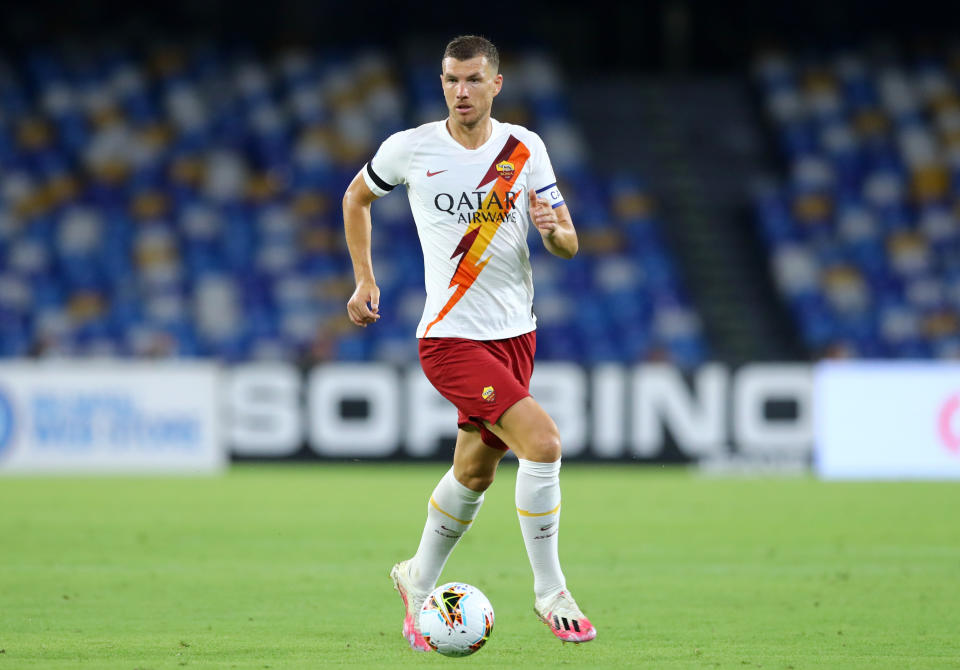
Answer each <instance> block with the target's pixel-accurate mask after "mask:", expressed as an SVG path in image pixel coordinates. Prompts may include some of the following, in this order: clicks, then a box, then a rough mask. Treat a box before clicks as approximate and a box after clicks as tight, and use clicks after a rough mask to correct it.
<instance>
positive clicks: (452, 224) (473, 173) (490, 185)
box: [362, 119, 564, 340]
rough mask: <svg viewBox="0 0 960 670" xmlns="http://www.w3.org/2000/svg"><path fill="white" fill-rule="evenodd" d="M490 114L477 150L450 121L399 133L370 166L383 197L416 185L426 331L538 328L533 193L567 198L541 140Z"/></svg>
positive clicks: (554, 201)
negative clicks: (531, 242)
mask: <svg viewBox="0 0 960 670" xmlns="http://www.w3.org/2000/svg"><path fill="white" fill-rule="evenodd" d="M491 121H492V123H493V132H492V133H491V134H490V139H488V140H487V141H486V142H485V143H484V144H483V145H482V146H480V147H477V148H476V149H467V148H465V147H463V146H462V145H461V144H459V143H458V142H457V141H456V140H454V139H453V137H451V135H450V133H449V132H448V131H447V128H446V122H445V121H437V122H435V123H427V124H425V125H422V126H419V127H417V128H412V129H410V130H405V131H403V132H399V133H396V134H394V135H391V136H390V137H389V138H387V140H386V141H384V143H383V144H382V145H380V149H379V150H378V151H377V153H376V155H375V156H374V157H373V159H372V160H371V161H370V162H369V163H368V164H367V165H366V166H364V168H363V171H362V173H363V177H364V180H365V181H366V183H367V186H368V187H369V188H370V190H371V191H373V192H374V194H376V195H378V196H383V195H385V194H386V193H388V192H389V191H390V190H392V189H393V188H394V187H395V186H397V185H399V184H405V185H406V187H407V197H408V198H409V200H410V209H411V210H412V212H413V218H414V221H415V222H416V226H417V233H418V235H419V237H420V246H421V247H422V249H423V259H424V274H425V276H424V281H425V284H426V290H427V300H426V303H425V305H424V309H423V317H422V318H421V320H420V324H419V326H418V327H417V337H463V338H467V339H472V340H498V339H504V338H508V337H515V336H517V335H522V334H524V333H528V332H530V331H532V330H534V329H535V328H536V317H534V315H533V276H532V273H531V270H530V250H529V248H528V247H527V230H528V227H529V225H530V213H529V191H530V190H533V191H535V192H536V193H538V197H540V198H543V199H545V200H546V201H547V202H548V203H550V204H551V205H552V206H553V207H559V206H560V205H562V204H563V202H564V201H563V196H562V195H561V194H560V191H559V190H558V188H557V183H556V182H557V180H556V177H555V176H554V173H553V167H552V166H551V165H550V159H549V157H548V156H547V151H546V148H545V147H544V145H543V141H542V140H541V139H540V137H539V136H538V135H537V134H536V133H534V132H532V131H530V130H527V129H526V128H523V127H522V126H517V125H513V124H508V123H500V122H498V121H495V120H492V119H491Z"/></svg>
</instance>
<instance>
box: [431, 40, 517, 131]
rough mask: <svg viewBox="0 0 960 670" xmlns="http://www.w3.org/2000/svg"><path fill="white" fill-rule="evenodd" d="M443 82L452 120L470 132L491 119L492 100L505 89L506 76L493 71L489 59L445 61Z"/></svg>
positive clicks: (442, 75) (452, 59)
mask: <svg viewBox="0 0 960 670" xmlns="http://www.w3.org/2000/svg"><path fill="white" fill-rule="evenodd" d="M440 80H441V81H442V82H443V97H444V98H445V99H446V101H447V109H449V110H450V120H451V121H455V122H457V123H459V124H461V125H463V126H466V127H467V128H473V127H474V126H476V125H477V124H478V123H480V122H481V121H483V120H484V119H486V118H488V117H489V116H490V108H491V107H493V99H494V97H495V96H496V95H497V93H499V92H500V87H501V86H502V85H503V75H501V74H498V73H496V72H494V71H493V68H492V67H490V63H488V62H487V57H486V56H477V57H476V58H471V59H469V60H457V59H456V58H444V59H443V73H442V74H441V75H440Z"/></svg>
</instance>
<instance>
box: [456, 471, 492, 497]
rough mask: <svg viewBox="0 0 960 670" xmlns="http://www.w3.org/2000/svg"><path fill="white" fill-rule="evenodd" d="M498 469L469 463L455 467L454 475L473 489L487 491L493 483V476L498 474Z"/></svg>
mask: <svg viewBox="0 0 960 670" xmlns="http://www.w3.org/2000/svg"><path fill="white" fill-rule="evenodd" d="M496 473H497V471H496V469H494V470H490V469H489V468H484V467H478V466H471V465H467V466H464V467H462V468H459V469H458V468H454V472H453V474H454V477H456V479H457V481H458V482H460V483H461V484H463V485H464V486H466V487H467V488H468V489H470V490H471V491H486V490H487V489H488V488H490V485H491V484H493V478H494V476H495V475H496Z"/></svg>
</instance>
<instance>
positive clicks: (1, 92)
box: [0, 44, 707, 367]
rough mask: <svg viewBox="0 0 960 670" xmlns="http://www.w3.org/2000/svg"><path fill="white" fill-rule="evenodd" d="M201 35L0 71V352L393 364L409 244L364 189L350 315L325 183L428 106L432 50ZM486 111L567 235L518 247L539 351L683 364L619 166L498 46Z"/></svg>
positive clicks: (553, 84)
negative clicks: (359, 259) (550, 243)
mask: <svg viewBox="0 0 960 670" xmlns="http://www.w3.org/2000/svg"><path fill="white" fill-rule="evenodd" d="M408 71H409V73H410V76H409V78H408V79H407V80H401V79H400V77H399V75H398V72H397V70H396V69H394V68H393V67H392V66H391V64H390V61H388V60H387V59H386V58H385V57H384V56H383V55H382V54H379V53H376V52H369V51H348V52H325V53H319V52H310V51H293V50H291V51H284V52H281V53H277V54H274V55H272V56H263V55H262V54H254V53H249V52H242V51H241V52H234V51H230V50H228V49H225V48H217V47H215V46H212V45H210V44H201V45H198V46H192V47H189V48H183V47H175V46H158V47H153V48H144V49H142V50H140V51H136V50H125V49H120V48H114V47H106V46H95V47H94V46H88V47H84V48H67V47H64V48H62V49H59V50H57V51H34V52H32V53H30V54H29V55H26V56H24V57H23V60H22V62H21V61H17V62H15V63H8V64H4V65H3V66H2V67H0V108H2V110H3V112H2V114H0V175H2V180H0V356H5V357H14V356H27V355H29V356H74V355H81V356H91V355H98V356H121V357H126V356H148V357H197V356H204V357H217V358H219V359H221V360H224V361H245V360H264V359H267V360H269V359H281V358H282V359H293V360H299V361H303V362H305V363H306V362H311V361H318V360H332V359H336V360H347V361H349V360H381V361H390V362H408V361H413V360H416V346H415V340H414V337H413V334H414V328H415V325H416V322H417V320H418V319H419V316H420V311H421V309H422V304H423V302H422V301H423V284H422V261H421V258H420V249H419V243H418V241H417V238H416V235H415V233H414V229H413V225H412V220H411V217H410V214H409V208H408V207H407V205H406V202H405V200H404V198H403V197H402V196H400V195H396V194H391V195H390V196H388V197H386V198H384V199H382V200H380V201H378V202H377V203H375V205H374V219H375V222H376V232H375V236H374V245H375V246H374V255H375V267H376V269H377V277H378V281H379V283H380V285H381V289H382V291H383V296H382V299H381V305H382V307H383V309H382V312H383V319H382V321H381V322H380V323H379V324H378V325H377V327H376V328H369V329H356V328H354V327H352V326H351V325H350V323H349V321H348V320H347V319H346V317H345V309H344V305H345V302H346V299H347V298H348V297H349V295H350V293H351V292H352V289H353V281H352V272H351V270H350V267H349V259H348V257H347V256H346V253H345V250H344V246H343V242H342V229H341V220H340V211H339V200H340V196H341V194H342V193H343V190H344V188H345V187H346V184H347V183H349V180H350V179H351V178H352V177H353V175H354V174H355V173H356V171H357V169H358V167H359V166H360V165H362V164H363V162H364V161H365V160H367V159H368V158H369V156H371V155H372V153H373V152H374V151H375V150H376V147H377V145H378V144H379V142H380V141H381V140H382V139H384V138H385V137H387V136H388V135H389V134H391V133H393V132H396V131H397V130H400V129H403V128H405V127H409V126H410V125H413V124H415V123H420V122H423V121H426V120H432V119H436V118H442V117H443V116H444V115H445V114H446V110H445V109H444V107H443V104H442V97H441V95H440V91H439V88H438V86H437V85H436V84H437V81H436V64H435V63H429V64H425V65H419V66H415V67H411V68H409V70H408ZM505 72H506V74H507V78H508V81H509V82H510V83H509V85H508V86H507V87H505V89H504V93H503V95H502V96H501V98H500V99H499V100H498V102H497V107H495V115H496V116H497V117H498V118H500V119H501V120H504V121H516V122H520V123H524V124H528V125H529V126H530V127H532V128H534V129H536V130H538V131H539V132H540V133H541V134H542V135H543V137H544V139H545V141H546V143H547V146H548V147H549V148H550V150H551V155H552V158H553V160H554V163H555V168H556V171H557V173H558V177H559V178H560V180H561V186H562V188H563V190H564V193H565V195H566V198H567V200H568V201H569V202H570V203H571V209H572V211H573V216H574V221H575V222H576V223H577V225H578V228H579V231H580V234H581V248H582V253H581V254H580V255H579V256H578V257H577V258H576V259H575V260H573V261H571V262H560V261H557V260H556V259H553V258H552V257H550V256H549V254H547V253H545V252H544V251H543V249H542V245H540V244H539V242H537V243H535V244H531V252H532V263H533V264H534V266H535V270H534V271H535V278H536V293H537V299H536V309H537V313H538V315H539V324H540V332H541V337H540V340H539V347H540V353H541V354H542V357H544V358H547V359H565V360H574V361H581V362H585V363H587V362H596V361H636V360H671V361H674V362H676V363H678V364H680V365H682V366H684V367H691V366H693V365H696V364H698V363H700V362H702V361H703V360H704V359H705V358H706V356H707V347H706V344H705V342H704V338H703V335H702V333H701V328H700V323H699V319H698V317H697V315H696V313H695V312H694V311H693V310H692V308H691V307H690V304H689V300H688V299H687V298H686V296H685V294H684V291H683V289H682V287H681V282H680V280H679V277H678V272H677V270H676V268H675V265H674V262H673V260H672V257H671V255H670V253H669V252H668V250H667V248H666V247H665V245H664V244H663V242H662V240H661V237H660V234H659V232H658V228H659V226H660V222H659V221H658V220H657V216H656V211H655V207H654V205H653V202H654V201H653V198H652V196H651V194H650V193H649V192H648V191H646V190H645V188H644V187H643V185H642V183H641V182H639V181H638V180H637V179H636V178H634V177H632V176H630V175H619V176H613V177H608V176H605V175H602V174H601V173H599V172H598V171H597V170H596V169H595V167H594V165H595V163H594V162H593V161H594V160H596V157H591V156H590V155H589V152H588V151H587V150H586V148H585V143H584V142H583V140H582V138H581V136H580V134H579V132H578V130H577V128H576V127H575V125H574V124H573V122H572V120H571V117H570V114H569V112H568V111H567V107H566V105H565V103H564V96H563V87H562V82H561V79H560V77H559V75H558V72H557V70H556V68H555V66H554V65H553V64H552V63H551V61H549V60H548V59H546V58H544V57H543V56H541V55H537V54H530V55H525V56H522V57H519V58H516V59H512V60H509V62H507V63H505Z"/></svg>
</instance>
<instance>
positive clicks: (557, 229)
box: [530, 190, 580, 258]
mask: <svg viewBox="0 0 960 670" xmlns="http://www.w3.org/2000/svg"><path fill="white" fill-rule="evenodd" d="M530 220H531V221H533V225H535V226H536V227H537V230H539V231H540V237H541V238H542V239H543V246H544V247H546V249H547V251H549V252H550V253H551V254H553V255H554V256H559V257H560V258H573V257H574V256H576V255H577V250H578V249H579V248H580V243H579V241H578V240H577V231H576V229H575V228H574V227H573V220H572V219H571V218H570V210H569V209H567V206H566V204H562V205H558V206H557V207H551V206H550V203H548V202H547V201H546V200H545V199H543V198H538V197H537V194H536V193H534V192H533V191H532V190H531V191H530Z"/></svg>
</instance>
